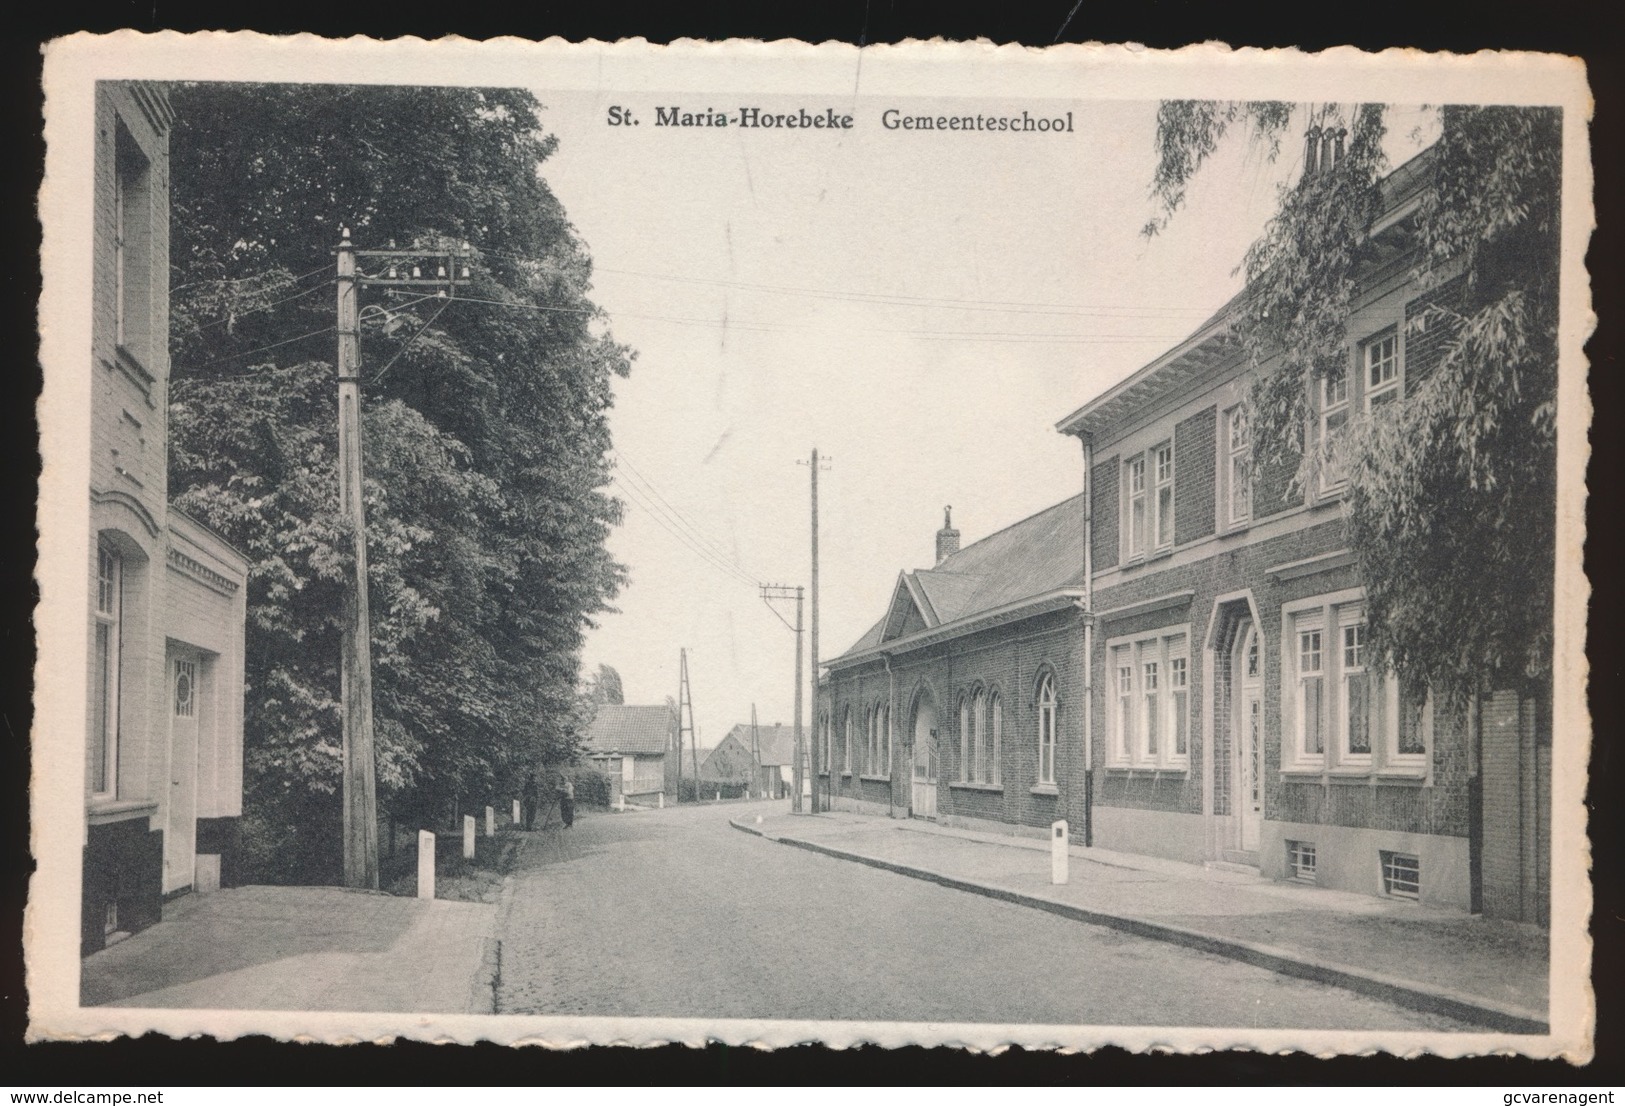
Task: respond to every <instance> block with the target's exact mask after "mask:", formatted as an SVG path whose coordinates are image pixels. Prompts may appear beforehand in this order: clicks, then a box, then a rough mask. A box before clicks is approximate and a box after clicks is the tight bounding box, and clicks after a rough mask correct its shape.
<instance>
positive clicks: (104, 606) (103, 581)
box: [89, 542, 125, 799]
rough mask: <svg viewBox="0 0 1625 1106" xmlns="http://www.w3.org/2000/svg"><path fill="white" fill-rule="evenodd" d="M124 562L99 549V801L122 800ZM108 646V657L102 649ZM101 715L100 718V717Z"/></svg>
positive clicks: (94, 786)
mask: <svg viewBox="0 0 1625 1106" xmlns="http://www.w3.org/2000/svg"><path fill="white" fill-rule="evenodd" d="M124 584H125V580H124V558H123V556H122V555H121V554H120V553H119V552H118V550H116V549H114V548H112V547H111V546H109V545H108V544H107V543H105V542H98V543H97V545H96V603H95V618H96V625H95V629H94V630H93V632H92V638H91V648H92V649H97V650H98V653H97V655H95V657H94V661H93V662H94V665H95V672H94V675H93V677H92V678H93V679H94V680H95V681H96V684H97V686H96V687H94V688H93V689H92V694H94V695H96V696H98V697H99V699H100V710H99V712H93V713H92V716H91V721H92V724H93V725H95V724H97V723H99V725H100V729H101V732H100V733H97V734H94V735H93V736H92V741H91V752H90V756H91V759H92V762H91V765H90V781H89V783H90V793H91V795H92V796H93V797H94V798H97V799H115V798H117V797H118V768H119V729H120V724H119V722H120V714H121V713H122V712H121V710H120V708H119V700H120V696H121V685H122V680H121V677H122V675H123V667H124V666H123V663H122V658H123V640H122V639H123V623H124ZM103 645H105V650H106V652H105V655H103V654H101V652H100V649H101V647H102V646H103ZM97 713H99V714H100V718H99V719H98V718H97V717H96V714H97Z"/></svg>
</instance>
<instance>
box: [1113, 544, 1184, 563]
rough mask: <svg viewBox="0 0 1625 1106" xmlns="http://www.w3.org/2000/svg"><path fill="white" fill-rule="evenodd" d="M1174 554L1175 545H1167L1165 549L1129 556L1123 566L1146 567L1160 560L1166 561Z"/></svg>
mask: <svg viewBox="0 0 1625 1106" xmlns="http://www.w3.org/2000/svg"><path fill="white" fill-rule="evenodd" d="M1173 555H1174V548H1173V546H1171V545H1170V546H1167V547H1165V548H1163V549H1156V550H1153V551H1151V552H1150V553H1136V554H1134V555H1133V556H1132V557H1129V558H1127V559H1125V560H1124V561H1123V564H1122V567H1123V568H1144V567H1145V566H1147V565H1154V564H1156V563H1157V562H1158V561H1166V560H1167V559H1168V558H1169V557H1172V556H1173Z"/></svg>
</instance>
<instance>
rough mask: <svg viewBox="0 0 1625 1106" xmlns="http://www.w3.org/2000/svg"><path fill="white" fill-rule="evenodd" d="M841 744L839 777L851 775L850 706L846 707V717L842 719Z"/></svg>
mask: <svg viewBox="0 0 1625 1106" xmlns="http://www.w3.org/2000/svg"><path fill="white" fill-rule="evenodd" d="M842 734H843V737H842V742H840V775H843V776H850V775H851V706H850V705H848V706H847V715H845V718H843V719H842Z"/></svg>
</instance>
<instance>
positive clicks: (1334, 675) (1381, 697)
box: [1281, 588, 1433, 778]
mask: <svg viewBox="0 0 1625 1106" xmlns="http://www.w3.org/2000/svg"><path fill="white" fill-rule="evenodd" d="M1365 627H1366V618H1365V593H1364V592H1363V591H1362V590H1361V589H1359V588H1352V589H1347V590H1344V591H1339V592H1333V593H1331V594H1329V595H1323V596H1315V597H1312V598H1308V599H1304V600H1300V601H1297V602H1294V603H1289V604H1286V605H1285V606H1283V608H1282V633H1281V638H1282V646H1281V648H1282V656H1281V666H1282V667H1281V671H1282V673H1283V676H1282V681H1281V685H1282V704H1281V717H1282V719H1283V721H1284V724H1285V725H1286V726H1287V728H1288V733H1287V734H1286V735H1285V736H1284V739H1283V741H1282V743H1281V745H1282V750H1283V759H1282V768H1283V770H1285V771H1287V772H1293V771H1297V772H1321V771H1329V772H1331V773H1333V774H1342V775H1370V774H1375V775H1392V776H1406V777H1413V778H1427V777H1428V776H1429V774H1430V764H1431V758H1432V749H1433V700H1432V698H1431V696H1425V697H1424V698H1423V700H1422V704H1421V710H1420V713H1419V715H1418V716H1417V717H1415V718H1413V719H1412V724H1413V725H1415V726H1416V727H1418V728H1419V730H1420V739H1421V744H1422V751H1421V752H1415V753H1401V752H1400V751H1399V735H1400V726H1401V715H1400V709H1401V705H1402V704H1401V698H1402V696H1401V689H1400V684H1399V680H1398V679H1396V678H1395V676H1394V674H1393V673H1392V672H1384V671H1382V670H1380V669H1377V668H1374V667H1373V666H1372V664H1371V654H1370V653H1369V649H1370V645H1369V639H1368V638H1367V637H1366V630H1365ZM1351 631H1354V632H1355V633H1357V635H1358V637H1357V639H1356V640H1358V641H1359V642H1360V645H1359V650H1358V651H1357V652H1356V651H1352V646H1353V642H1352V641H1351V639H1350V636H1349V635H1350V632H1351ZM1306 633H1319V634H1320V635H1321V643H1320V670H1319V672H1318V673H1316V675H1317V676H1318V677H1319V679H1320V680H1321V694H1320V713H1319V719H1318V722H1319V726H1320V734H1321V742H1322V745H1321V749H1322V751H1321V752H1319V753H1316V752H1311V751H1309V750H1308V749H1307V748H1305V736H1306V728H1307V724H1308V719H1307V717H1306V710H1307V707H1308V704H1307V701H1306V697H1305V695H1304V694H1303V692H1302V690H1301V689H1302V686H1303V683H1304V680H1305V679H1306V674H1305V673H1304V672H1302V671H1301V670H1300V665H1299V662H1300V658H1301V657H1302V655H1303V649H1302V645H1301V635H1303V634H1306ZM1357 676H1364V677H1365V686H1366V690H1365V695H1366V697H1367V699H1366V702H1367V706H1366V733H1367V739H1368V745H1369V749H1368V750H1367V751H1364V752H1357V751H1355V750H1353V749H1351V748H1350V745H1349V739H1350V696H1351V694H1352V693H1351V691H1350V683H1351V678H1353V677H1357Z"/></svg>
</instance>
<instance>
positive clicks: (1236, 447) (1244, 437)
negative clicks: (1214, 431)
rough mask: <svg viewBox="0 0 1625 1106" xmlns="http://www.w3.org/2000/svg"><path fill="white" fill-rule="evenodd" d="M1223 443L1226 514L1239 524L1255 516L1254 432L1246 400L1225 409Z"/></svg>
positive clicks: (1234, 525)
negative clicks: (1249, 420) (1248, 416)
mask: <svg viewBox="0 0 1625 1106" xmlns="http://www.w3.org/2000/svg"><path fill="white" fill-rule="evenodd" d="M1224 445H1225V449H1224V468H1223V472H1224V504H1225V507H1224V517H1225V522H1226V525H1227V526H1228V527H1230V528H1239V527H1242V526H1245V525H1247V523H1248V522H1250V521H1252V517H1253V433H1252V426H1251V424H1250V423H1249V422H1248V420H1247V408H1246V406H1245V405H1244V404H1239V403H1238V404H1236V406H1234V407H1232V408H1230V409H1229V410H1227V411H1226V412H1225V413H1224ZM1238 492H1239V493H1240V494H1239V499H1238Z"/></svg>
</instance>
